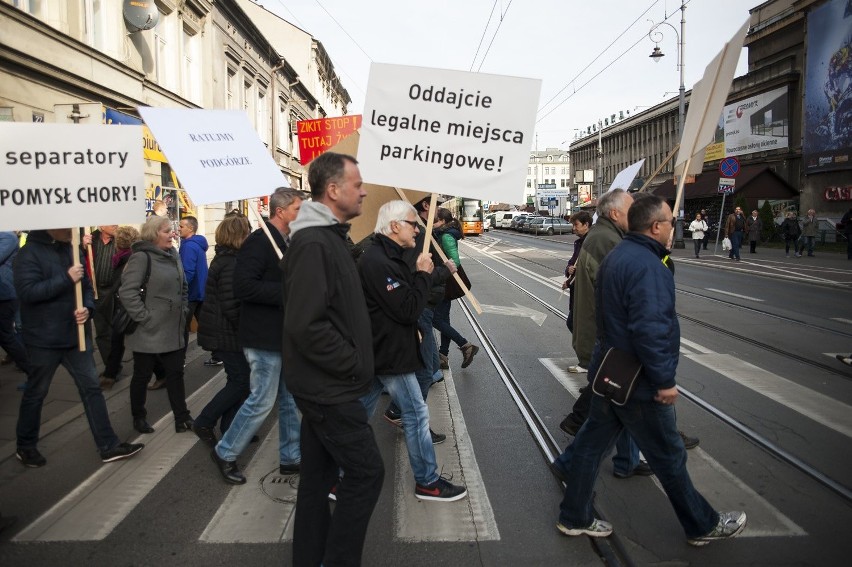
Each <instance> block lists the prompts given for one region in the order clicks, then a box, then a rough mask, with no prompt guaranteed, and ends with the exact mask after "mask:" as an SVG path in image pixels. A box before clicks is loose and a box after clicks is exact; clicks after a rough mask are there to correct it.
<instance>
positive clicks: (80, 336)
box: [71, 228, 86, 352]
mask: <svg viewBox="0 0 852 567" xmlns="http://www.w3.org/2000/svg"><path fill="white" fill-rule="evenodd" d="M71 257H72V259H73V262H74V265H75V266H77V265H78V264H80V229H79V228H72V229H71ZM83 277H86V270H85V268H84V269H83ZM74 304H75V307H76V308H77V309H82V308H83V280H82V278H81V279H80V281H78V282H77V283H75V284H74ZM84 325H85V323H77V345H78V348H79V349H80V352H85V351H86V328H85V327H84Z"/></svg>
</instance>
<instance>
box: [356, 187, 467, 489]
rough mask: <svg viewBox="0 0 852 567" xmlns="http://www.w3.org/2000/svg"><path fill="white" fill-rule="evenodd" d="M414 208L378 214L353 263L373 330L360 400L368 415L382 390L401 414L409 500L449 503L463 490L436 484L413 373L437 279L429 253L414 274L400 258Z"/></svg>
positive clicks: (407, 245) (411, 241) (391, 205)
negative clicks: (369, 241)
mask: <svg viewBox="0 0 852 567" xmlns="http://www.w3.org/2000/svg"><path fill="white" fill-rule="evenodd" d="M416 218H417V215H416V211H415V210H414V207H412V206H411V205H409V204H408V203H406V202H405V201H390V202H388V203H385V204H384V205H382V208H381V209H379V215H378V220H377V222H376V240H375V242H373V245H372V246H370V247H369V248H368V249H367V251H366V252H364V255H363V256H361V259H360V261H359V262H358V273H359V274H360V276H361V285H362V286H363V287H364V295H365V296H366V297H367V309H369V311H370V321H371V325H372V329H373V356H374V357H375V365H376V381H375V383H374V387H373V391H372V393H371V395H370V396H368V397H367V398H366V399H365V405H366V406H367V413H368V414H370V413H372V409H373V408H374V407H375V400H376V398H377V397H378V395H379V394H380V393H381V391H382V388H386V389H387V391H388V393H389V394H390V396H391V398H392V399H393V401H394V403H395V404H396V405H397V406H398V407H399V408H400V410H401V414H402V415H401V419H402V430H403V432H404V433H405V444H406V447H407V448H408V460H409V462H410V463H411V470H412V472H413V473H414V480H415V487H414V496H416V497H417V498H419V499H421V500H435V501H442V502H452V501H455V500H459V499H461V498H464V497H465V496H466V495H467V490H466V489H465V488H464V487H463V486H455V485H453V484H451V483H449V482H447V481H446V480H445V479H443V478H441V476H440V474H439V472H438V463H437V459H436V457H435V449H434V447H433V446H432V438H431V436H430V433H431V431H430V429H429V409H428V408H427V406H426V402H425V401H424V399H423V396H422V395H421V393H420V385H419V384H418V382H417V377H416V375H415V371H416V370H417V369H419V368H422V367H423V361H422V359H421V357H420V345H419V343H420V340H421V339H420V338H419V337H418V329H417V320H418V319H419V317H420V314H421V312H422V311H423V308H424V307H425V306H426V302H427V300H428V297H429V292H430V290H431V289H432V286H433V284H434V282H435V279H436V278H437V277H438V276H437V274H434V275H433V268H434V265H433V264H432V258H431V256H430V255H429V254H428V253H425V254H420V255H419V256H418V257H417V262H416V268H417V271H416V272H415V273H412V272H411V269H410V268H409V266H408V264H407V263H406V261H405V258H404V257H403V251H404V250H410V249H413V248H414V246H415V236H416V234H417V232H418V231H419V230H420V228H419V225H418V224H417V221H416V220H415V219H416Z"/></svg>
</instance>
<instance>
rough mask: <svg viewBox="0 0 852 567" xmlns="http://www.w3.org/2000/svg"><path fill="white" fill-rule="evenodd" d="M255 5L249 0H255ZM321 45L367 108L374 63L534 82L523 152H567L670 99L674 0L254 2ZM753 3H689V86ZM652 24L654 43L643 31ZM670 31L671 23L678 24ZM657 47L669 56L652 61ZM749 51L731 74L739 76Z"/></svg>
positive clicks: (356, 105) (676, 17) (675, 79)
mask: <svg viewBox="0 0 852 567" xmlns="http://www.w3.org/2000/svg"><path fill="white" fill-rule="evenodd" d="M255 1H256V0H255ZM256 3H259V4H261V5H262V6H263V7H264V8H266V9H267V10H270V11H272V12H274V13H276V14H277V15H279V16H280V17H282V18H283V19H285V20H287V21H289V22H291V23H293V24H294V25H296V26H298V27H300V28H301V29H303V30H304V31H306V32H308V33H310V34H311V35H312V36H313V37H314V38H315V39H317V40H318V41H319V42H321V43H322V45H323V47H324V48H325V50H326V51H327V52H328V54H329V56H330V57H331V60H332V62H333V63H334V67H335V71H336V72H337V74H338V76H339V77H340V79H341V81H342V82H343V85H344V87H345V88H346V90H347V91H348V92H349V96H350V97H351V98H352V103H351V104H350V105H349V113H350V114H360V113H361V112H362V110H363V106H364V98H365V95H366V91H367V82H368V76H369V71H370V64H371V62H375V63H393V64H399V65H413V66H421V67H436V68H441V69H455V70H461V71H475V72H481V73H492V74H497V75H510V76H516V77H529V78H537V79H541V80H542V89H541V99H540V102H539V105H538V113H537V116H536V120H537V122H536V136H535V139H534V140H533V143H532V147H531V149H539V150H543V149H545V148H560V149H567V148H568V146H569V144H570V143H571V142H572V141H573V140H574V139H575V137H576V136H577V134H578V130H580V129H582V130H583V132H585V130H586V127H587V126H590V125H592V124H596V123H597V122H598V120H599V119H603V118H605V117H609V116H610V115H612V114H619V111H629V112H630V115H633V114H635V113H638V112H641V111H642V110H644V109H646V108H648V107H651V106H654V105H657V104H659V103H661V102H663V101H665V100H667V99H670V98H676V97H677V95H678V93H677V91H678V88H679V86H680V75H679V70H678V66H677V63H678V54H677V53H678V40H677V34H679V33H680V19H681V17H680V16H681V12H680V0H593V1H589V0H496V2H495V0H449V1H448V0H431V1H429V2H422V1H420V2H412V1H410V0H396V1H391V0H381V1H380V0H358V1H357V2H353V1H352V0H260V1H256ZM760 3H761V2H760V1H759V0H688V1H687V2H686V28H685V34H684V39H685V47H684V69H685V78H684V85H685V86H686V90H687V91H689V90H690V89H691V88H692V86H693V84H694V83H695V82H696V81H698V80H699V79H700V78H701V76H702V74H703V73H704V68H705V67H706V66H707V64H708V63H709V62H710V60H711V59H712V58H713V57H714V56H715V55H716V54H717V53H718V52H719V50H721V49H722V46H723V45H724V43H725V42H726V41H728V40H729V39H730V38H731V37H732V36H733V35H734V33H735V32H736V30H737V29H738V28H739V27H740V26H741V25H742V24H743V23H744V22H745V21H746V20H747V19H748V17H749V13H748V11H749V9H750V8H752V7H754V6H757V5H759V4H760ZM662 21H665V22H667V23H668V24H671V26H673V27H674V28H675V29H672V27H670V26H668V25H665V24H662V25H660V26H659V27H658V28H657V30H658V31H659V32H661V33H660V34H656V35H655V36H654V39H656V40H657V42H656V43H655V42H654V41H652V39H650V38H649V37H648V33H649V31H650V30H651V28H652V26H653V25H654V24H656V23H659V22H662ZM675 30H677V31H675ZM655 45H659V47H660V49H661V50H662V51H663V53H665V57H663V58H662V59H661V60H660V61H659V62H657V63H655V62H654V61H653V60H652V59H651V58H650V57H648V56H649V55H650V54H651V51H652V50H653V48H654V46H655ZM746 54H747V50H746V49H745V48H744V49H743V51H742V54H741V56H740V61H739V64H738V67H737V72H736V74H735V76H740V75H744V74H745V73H746V72H747V58H746Z"/></svg>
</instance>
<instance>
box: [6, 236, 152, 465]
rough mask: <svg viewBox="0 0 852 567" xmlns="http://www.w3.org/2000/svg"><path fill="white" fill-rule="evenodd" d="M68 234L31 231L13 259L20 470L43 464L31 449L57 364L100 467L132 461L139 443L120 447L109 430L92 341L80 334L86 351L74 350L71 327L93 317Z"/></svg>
mask: <svg viewBox="0 0 852 567" xmlns="http://www.w3.org/2000/svg"><path fill="white" fill-rule="evenodd" d="M71 251H72V250H71V229H70V228H63V229H56V230H35V231H33V232H31V233H30V234H29V237H27V243H26V244H25V245H24V247H23V248H21V251H20V252H19V253H18V256H17V257H16V258H15V269H14V279H15V291H16V293H17V294H18V299H19V300H20V307H21V322H22V326H23V339H24V345H26V347H27V351H28V354H29V357H30V373H29V376H28V377H27V387H26V389H25V390H24V395H23V397H22V398H21V409H20V413H19V414H18V427H17V436H18V450H17V451H16V453H15V454H16V456H17V457H18V460H19V461H21V463H23V464H24V465H25V466H28V467H32V468H36V467H42V466H44V465H45V464H46V463H47V460H46V459H45V458H44V457H43V456H42V454H41V453H39V450H38V449H37V448H36V445H37V443H38V437H39V429H40V427H41V408H42V405H43V404H44V398H45V397H46V396H47V392H48V390H49V389H50V382H51V380H53V375H54V373H55V372H56V369H57V368H58V367H59V365H60V364H62V365H63V366H64V367H65V368H66V369H67V370H68V372H69V374H71V378H73V379H74V383H75V384H76V385H77V389H78V390H79V391H80V401H81V402H83V410H84V411H85V412H86V417H87V419H88V421H89V427H90V428H91V430H92V436H93V437H94V438H95V445H97V447H98V451H100V454H101V460H102V461H103V462H105V463H109V462H112V461H118V460H121V459H126V458H128V457H132V456H133V455H135V454H136V453H138V452H139V451H141V450H142V448H143V447H145V445H143V444H141V443H134V444H130V443H122V442H121V441H119V439H118V437H116V435H115V432H114V431H113V430H112V424H110V421H109V413H108V411H107V407H106V401H105V400H104V395H103V393H102V392H101V387H100V383H99V382H98V372H97V369H96V367H95V357H94V354H93V352H92V337H91V329H90V327H89V325H84V327H85V330H86V350H85V351H83V352H80V350H79V348H78V345H77V326H78V325H81V324H85V323H86V322H88V320H89V319H90V318H91V314H92V313H93V312H94V308H95V301H94V294H93V293H92V283H91V280H89V277H88V276H87V275H86V274H85V273H84V272H85V271H84V270H83V266H82V265H81V264H74V263H73V260H72V255H71ZM81 280H82V286H83V307H81V308H80V309H77V307H76V302H75V298H74V295H75V293H74V286H75V284H77V282H80V281H81Z"/></svg>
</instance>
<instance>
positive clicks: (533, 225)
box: [527, 217, 574, 236]
mask: <svg viewBox="0 0 852 567" xmlns="http://www.w3.org/2000/svg"><path fill="white" fill-rule="evenodd" d="M573 230H574V227H573V226H572V225H571V223H570V222H568V221H567V220H565V219H563V218H560V217H537V218H534V219H532V220H531V221H530V222H529V228H528V230H527V232H529V233H531V234H547V235H551V236H552V235H554V234H571V232H572V231H573Z"/></svg>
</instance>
